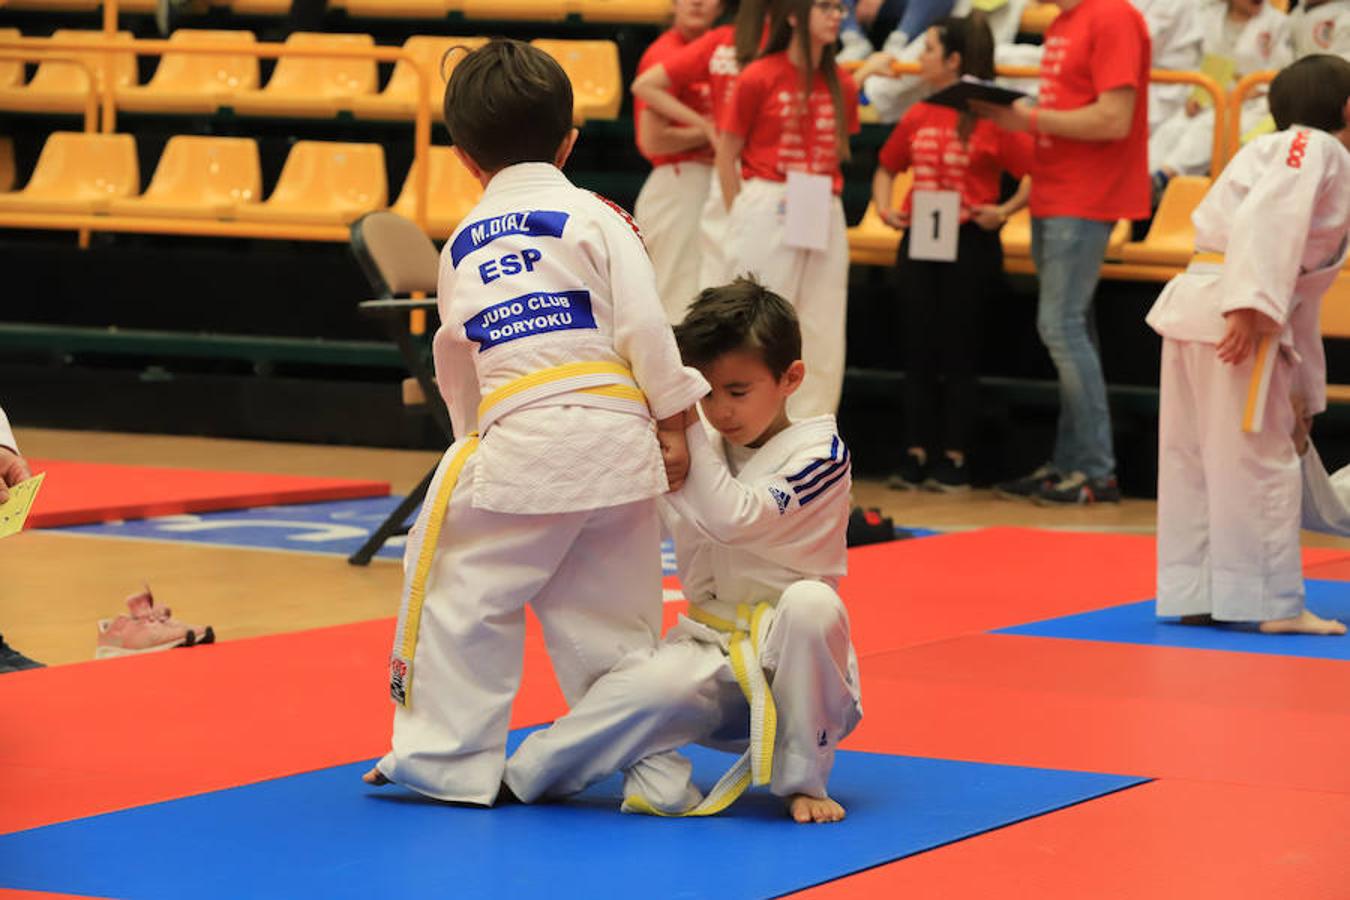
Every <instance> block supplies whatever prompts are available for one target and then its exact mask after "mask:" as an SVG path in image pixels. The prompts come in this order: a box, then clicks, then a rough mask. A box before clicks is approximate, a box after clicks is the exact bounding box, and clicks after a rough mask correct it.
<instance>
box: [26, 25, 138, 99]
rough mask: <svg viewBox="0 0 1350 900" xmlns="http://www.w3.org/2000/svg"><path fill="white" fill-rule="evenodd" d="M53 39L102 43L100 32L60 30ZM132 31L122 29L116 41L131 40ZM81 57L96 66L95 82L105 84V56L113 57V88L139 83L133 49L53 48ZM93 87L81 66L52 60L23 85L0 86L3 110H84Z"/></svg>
mask: <svg viewBox="0 0 1350 900" xmlns="http://www.w3.org/2000/svg"><path fill="white" fill-rule="evenodd" d="M52 38H53V39H55V40H60V41H67V42H76V43H80V44H103V43H105V42H106V39H105V38H104V36H103V32H101V31H67V30H59V31H56V32H55V33H53V34H52ZM130 40H131V32H129V31H119V32H117V37H116V38H115V41H116V43H123V42H129V41H130ZM52 52H53V54H57V53H59V54H60V55H62V56H70V57H74V58H76V59H81V60H84V61H85V62H87V63H88V64H89V65H91V66H93V67H94V71H95V73H96V76H95V81H96V84H97V85H99V86H101V85H102V83H103V65H104V58H105V57H110V60H109V61H110V62H111V66H112V84H113V89H114V90H116V89H119V88H123V87H130V86H131V85H133V84H135V83H136V54H135V53H133V52H131V51H130V50H126V51H121V52H113V53H110V54H104V53H99V52H96V51H89V52H85V51H72V52H67V51H52ZM89 90H90V84H89V74H88V72H87V71H86V70H85V69H84V68H83V67H82V66H79V65H75V64H73V63H68V62H59V61H56V60H49V61H46V62H42V63H39V64H38V67H37V71H36V72H35V73H34V74H33V80H32V81H30V82H28V84H26V85H24V86H22V87H10V88H4V89H0V109H6V110H13V111H22V112H61V113H82V112H84V109H85V100H86V98H87V97H88V94H89Z"/></svg>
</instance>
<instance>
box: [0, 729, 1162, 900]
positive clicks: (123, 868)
mask: <svg viewBox="0 0 1350 900" xmlns="http://www.w3.org/2000/svg"><path fill="white" fill-rule="evenodd" d="M519 737H520V735H519V734H517V735H515V739H516V740H518V739H519ZM259 752H266V751H265V748H259ZM690 757H691V758H692V759H693V761H694V765H695V773H696V778H697V780H698V781H699V783H700V784H702V785H704V786H705V787H706V786H707V785H709V784H711V783H712V782H713V781H715V780H716V778H717V777H718V776H719V775H720V774H721V772H722V771H723V770H724V769H725V767H726V766H728V765H729V764H730V762H731V760H732V757H730V756H728V755H726V754H722V753H717V752H715V751H711V750H704V749H701V748H692V749H691V752H690ZM368 766H369V764H368V763H359V764H353V765H347V766H339V767H336V768H332V769H324V770H320V771H317V772H310V773H306V774H303V775H296V776H292V777H289V778H282V779H278V780H275V781H268V782H263V783H260V784H255V785H250V786H247V787H241V788H235V789H233V790H227V791H220V792H217V793H211V794H204V795H200V796H196V797H188V798H184V799H182V800H174V801H170V802H166V803H160V804H155V805H152V806H146V807H141V808H138V809H133V810H128V811H125V812H119V813H110V814H108V815H103V816H96V817H93V818H89V819H82V820H79V821H75V822H68V823H64V824H60V825H51V826H47V827H44V828H37V829H33V830H31V831H24V832H17V833H15V834H11V835H7V836H3V837H0V887H7V888H17V889H28V890H45V891H62V892H69V893H78V894H90V895H96V896H107V897H120V898H126V900H133V898H159V897H165V898H170V897H172V898H179V897H186V896H191V897H197V898H216V897H219V898H231V900H234V898H239V897H250V898H270V897H278V898H296V897H324V898H337V897H363V898H364V897H503V898H529V897H548V898H573V897H602V896H628V895H632V896H642V897H644V898H663V897H670V898H674V897H734V898H738V900H739V898H750V897H773V896H777V895H779V894H783V893H786V892H790V891H794V890H799V889H802V888H806V887H809V886H811V885H814V884H819V883H822V882H825V881H829V880H832V879H835V878H839V877H841V876H844V875H847V874H849V873H852V872H857V871H860V870H862V869H865V868H868V867H871V866H875V865H879V864H881V863H885V862H888V861H891V860H895V859H899V858H901V857H904V856H908V855H911V854H914V853H919V852H921V851H924V850H928V849H931V848H933V847H938V846H941V845H943V844H947V843H951V842H953V841H957V840H960V839H962V838H965V837H969V836H971V835H974V834H978V833H980V832H984V831H988V830H990V829H994V828H999V827H1002V826H1005V825H1009V824H1011V823H1014V822H1017V821H1020V820H1023V819H1027V818H1030V817H1032V816H1037V815H1041V814H1043V813H1047V812H1050V811H1053V810H1056V809H1061V808H1063V807H1065V806H1069V805H1072V804H1075V803H1080V802H1083V801H1085V800H1090V799H1092V798H1095V797H1099V796H1101V795H1104V794H1108V793H1112V792H1114V791H1118V790H1121V789H1123V788H1128V787H1131V786H1133V785H1136V784H1139V783H1141V782H1143V781H1144V780H1146V779H1140V778H1130V777H1122V776H1117V775H1098V774H1092V773H1082V772H1064V771H1056V770H1049V769H1030V768H1018V767H1011V766H997V765H984V764H979V763H965V762H952V761H948V760H936V759H922V758H916V757H905V756H885V755H879V754H870V753H850V752H841V753H840V754H839V755H838V759H837V764H836V767H835V770H834V776H833V778H832V779H831V794H833V795H834V796H835V797H837V798H838V799H839V800H840V802H842V803H843V804H844V805H845V807H846V808H847V809H848V818H847V819H846V820H845V821H844V822H843V823H840V824H837V825H797V824H795V823H793V822H791V821H790V820H788V819H787V818H786V817H785V815H784V813H783V806H782V802H781V801H780V800H778V799H777V798H775V797H772V796H771V795H769V794H768V793H767V792H765V791H763V790H762V789H759V790H756V791H754V792H753V793H751V794H748V795H747V796H745V797H743V798H742V799H741V800H740V801H739V802H738V803H737V804H736V805H735V806H733V807H732V808H731V809H730V810H729V811H728V812H726V813H724V814H723V815H721V816H717V817H713V818H707V819H655V818H648V817H645V816H630V815H623V814H620V813H619V812H618V811H617V808H618V804H619V800H620V793H621V782H620V779H619V778H618V777H617V776H615V777H613V778H611V779H608V780H607V781H604V782H601V783H600V784H598V785H596V786H594V787H592V788H591V789H590V790H588V791H587V792H586V793H584V794H582V795H581V796H580V797H578V798H576V799H574V800H572V801H570V802H568V803H564V804H548V805H540V806H520V805H511V806H502V807H498V808H497V809H493V810H482V809H472V808H462V807H455V806H451V805H447V804H440V803H435V802H432V801H428V800H424V799H422V798H420V797H418V796H417V795H414V794H411V793H409V792H406V791H404V790H402V789H400V788H393V787H387V788H383V789H374V788H367V787H365V786H364V785H362V784H361V783H360V782H359V781H358V777H359V775H360V773H361V772H362V771H364V770H365V769H366V768H367V767H368Z"/></svg>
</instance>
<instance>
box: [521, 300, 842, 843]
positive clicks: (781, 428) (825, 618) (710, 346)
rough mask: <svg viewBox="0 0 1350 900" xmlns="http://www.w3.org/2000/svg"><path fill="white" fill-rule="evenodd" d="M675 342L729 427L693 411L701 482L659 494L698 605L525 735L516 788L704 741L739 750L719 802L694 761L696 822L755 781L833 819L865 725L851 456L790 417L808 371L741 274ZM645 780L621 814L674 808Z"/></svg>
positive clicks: (593, 773)
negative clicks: (851, 617) (842, 744)
mask: <svg viewBox="0 0 1350 900" xmlns="http://www.w3.org/2000/svg"><path fill="white" fill-rule="evenodd" d="M676 335H677V337H678V340H679V343H680V349H681V351H682V353H683V354H684V357H685V360H686V361H687V362H690V363H693V364H695V365H697V366H698V367H699V369H700V370H701V371H702V372H703V373H704V375H706V376H707V378H708V381H709V382H710V383H711V385H712V392H711V393H710V394H709V395H708V396H707V397H706V398H704V400H703V403H702V407H703V415H704V416H705V417H706V418H707V420H708V424H709V425H711V426H712V428H713V429H715V431H716V436H715V437H714V436H711V435H709V433H708V432H707V431H706V430H705V428H704V426H703V424H702V423H701V422H699V421H698V417H697V415H694V416H693V420H694V422H693V424H692V425H691V427H690V429H689V432H688V440H689V451H690V472H689V478H688V480H687V481H686V482H685V484H684V487H683V488H682V489H681V490H680V491H679V492H677V493H674V494H671V495H669V496H668V498H667V499H666V501H665V502H664V506H665V509H666V510H667V512H668V513H669V516H668V521H669V523H670V525H671V530H672V532H673V533H674V536H675V552H676V556H677V559H678V563H679V570H680V579H681V582H682V584H683V586H684V592H685V595H686V596H688V598H689V601H690V605H689V614H688V615H687V616H682V617H681V618H680V621H679V623H678V624H677V625H676V626H675V627H674V628H672V629H671V631H670V633H669V634H668V635H667V636H666V638H665V640H664V641H663V642H662V643H661V646H660V647H659V648H658V649H656V650H644V651H639V652H637V653H634V654H632V655H630V656H629V657H628V658H626V659H624V660H623V661H621V662H620V663H619V665H618V666H617V667H616V668H615V669H614V671H612V672H610V673H609V674H608V675H606V676H604V677H603V678H601V679H600V680H599V681H597V682H596V683H595V685H594V686H593V687H592V688H591V689H590V691H589V692H587V694H586V696H585V697H584V698H582V700H581V702H580V703H579V704H576V705H575V706H573V708H572V711H571V712H569V713H568V714H567V715H565V716H563V717H562V718H560V719H558V721H556V722H555V723H554V724H553V725H552V726H550V727H549V728H547V729H545V730H543V731H539V732H535V733H534V734H532V735H530V736H529V737H528V738H526V739H525V741H524V743H522V744H521V746H520V748H519V749H518V750H517V751H516V753H515V754H514V755H513V756H512V757H511V760H510V762H509V763H508V765H507V771H506V784H507V786H508V787H510V788H511V790H512V791H513V792H514V793H515V794H516V796H517V797H519V798H520V799H522V800H525V801H527V802H532V801H534V800H538V799H541V798H545V797H562V796H567V795H569V794H572V793H575V792H577V791H580V790H582V789H583V788H585V787H586V786H587V785H589V784H592V783H594V782H596V781H598V780H600V779H602V778H604V777H606V776H607V775H609V774H611V773H613V772H615V771H616V770H619V769H623V768H626V767H630V766H633V764H634V763H636V762H638V761H639V760H643V759H644V758H650V757H651V756H652V755H653V754H663V753H669V751H672V750H674V749H676V748H678V747H681V746H683V745H685V744H689V743H695V742H697V743H702V744H707V745H708V746H712V747H716V748H719V749H723V750H730V751H732V752H738V753H742V756H741V758H740V760H738V762H737V764H736V766H735V767H733V769H732V770H731V771H730V772H728V773H727V775H726V776H724V777H723V778H722V779H721V781H719V782H718V783H717V785H716V786H715V787H714V788H713V789H712V790H711V791H710V792H709V794H708V796H707V797H706V799H700V795H699V793H698V791H697V790H695V789H694V788H693V787H692V785H689V783H688V772H687V770H686V772H685V782H684V783H685V784H686V785H687V801H686V803H685V807H686V808H685V810H684V812H683V814H684V815H710V814H713V813H716V812H718V811H720V810H722V809H724V808H725V807H726V806H728V805H729V804H730V803H731V802H732V801H734V800H735V799H736V797H737V796H739V794H740V793H741V791H743V790H744V789H745V788H746V787H747V786H748V785H749V784H750V783H751V782H753V783H754V784H768V785H769V788H770V790H772V791H773V793H774V794H776V795H778V796H780V797H783V798H784V799H785V801H786V802H787V804H788V807H789V811H790V813H791V814H792V816H793V818H795V819H796V820H797V821H798V822H833V821H837V820H839V819H842V818H843V817H844V809H843V807H841V806H840V805H839V804H838V803H836V802H835V801H834V800H832V799H831V798H830V796H829V794H828V791H827V786H828V781H829V776H830V770H831V767H832V766H833V763H834V752H835V747H836V746H837V745H838V743H839V741H840V740H842V739H843V738H844V737H845V736H846V735H847V734H848V733H849V732H850V731H852V730H853V728H854V727H855V726H856V725H857V723H858V721H859V719H861V717H862V706H861V701H860V693H859V685H858V666H857V659H856V657H855V655H854V652H853V646H852V643H851V641H850V638H849V622H848V612H847V611H846V610H845V608H844V605H843V602H842V601H841V600H840V599H839V595H838V594H837V593H836V590H835V589H836V586H837V585H838V582H839V579H840V577H841V576H842V575H843V574H844V571H845V568H846V567H847V553H846V549H845V539H844V536H845V530H846V528H847V522H848V514H849V488H850V474H849V473H850V466H849V454H848V450H847V448H845V446H844V444H843V442H842V441H841V440H840V439H839V434H838V432H837V430H836V427H835V421H834V417H833V416H829V415H824V416H817V417H815V418H810V419H803V420H800V421H797V422H793V421H791V420H789V418H788V415H787V399H788V397H789V396H791V394H792V393H793V392H794V391H796V390H797V388H798V387H799V386H800V385H801V383H802V378H803V376H804V374H805V369H804V366H803V364H802V362H801V359H800V357H801V330H800V327H799V325H798V324H797V318H796V315H795V313H794V312H793V310H792V307H791V306H789V305H788V304H787V302H786V301H785V300H783V299H782V298H781V297H779V296H777V295H776V294H773V293H772V292H770V291H768V290H767V289H765V288H763V287H761V286H760V285H758V284H756V283H754V282H752V281H749V280H746V279H739V280H737V281H736V282H734V283H732V284H730V285H726V286H723V287H719V288H710V289H708V290H706V291H704V292H703V293H702V294H701V295H700V297H699V299H698V300H697V301H695V303H694V304H693V306H691V307H690V309H689V313H688V315H687V316H686V317H685V319H684V321H683V322H682V323H681V324H680V325H678V326H677V327H676ZM658 758H661V759H663V760H664V759H668V757H658ZM669 770H670V767H669V766H666V767H665V771H669ZM633 788H634V780H633V779H631V778H630V779H629V782H628V784H626V785H625V802H624V809H625V810H627V811H630V812H644V813H659V814H669V813H670V812H671V810H670V804H669V800H668V798H670V797H674V796H676V790H675V787H674V785H671V784H665V785H662V798H664V799H665V803H664V806H662V805H658V803H657V802H655V799H654V798H652V797H650V796H647V795H645V794H644V793H642V792H641V791H637V790H634V789H633Z"/></svg>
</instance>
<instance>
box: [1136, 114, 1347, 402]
mask: <svg viewBox="0 0 1350 900" xmlns="http://www.w3.org/2000/svg"><path fill="white" fill-rule="evenodd" d="M1191 221H1192V222H1193V223H1194V225H1195V249H1196V251H1197V252H1198V253H1216V254H1223V261H1222V263H1218V262H1192V263H1191V265H1190V267H1189V268H1188V269H1187V270H1186V271H1185V272H1183V273H1182V274H1180V275H1178V276H1176V277H1175V278H1173V279H1172V280H1171V281H1169V282H1168V283H1167V286H1166V287H1164V288H1163V291H1162V294H1161V295H1160V296H1159V297H1158V300H1157V302H1156V303H1155V304H1154V305H1153V308H1152V309H1151V310H1150V311H1149V313H1148V318H1147V321H1148V324H1149V325H1150V326H1151V327H1152V328H1153V330H1154V331H1156V332H1158V334H1160V335H1162V336H1163V337H1165V338H1171V339H1173V340H1178V341H1198V342H1203V343H1210V344H1217V343H1218V342H1219V341H1220V340H1221V339H1222V338H1223V334H1224V330H1225V327H1226V322H1225V320H1224V318H1223V316H1224V313H1227V312H1231V311H1233V310H1238V309H1255V310H1257V311H1259V312H1262V313H1264V314H1265V315H1267V316H1269V317H1270V318H1272V319H1274V320H1275V321H1276V322H1278V323H1279V324H1280V326H1281V331H1280V337H1279V339H1280V344H1281V345H1282V347H1284V348H1285V349H1286V351H1287V352H1290V353H1291V354H1292V359H1293V361H1294V363H1295V364H1296V366H1297V369H1298V372H1297V376H1296V378H1295V380H1294V384H1295V385H1296V386H1297V389H1298V390H1300V391H1301V392H1302V394H1303V396H1304V398H1305V399H1306V401H1307V404H1308V411H1309V413H1310V414H1316V413H1320V412H1322V411H1323V410H1325V409H1326V356H1325V353H1324V351H1323V348H1322V336H1321V329H1320V323H1319V316H1320V311H1321V300H1322V295H1323V294H1324V293H1326V290H1327V288H1328V287H1330V286H1331V283H1332V282H1333V281H1334V280H1335V279H1336V276H1337V275H1338V274H1339V272H1340V270H1341V266H1342V264H1343V263H1344V261H1345V257H1346V249H1347V247H1346V235H1347V230H1348V229H1350V151H1347V150H1346V148H1345V147H1344V146H1343V145H1342V144H1341V142H1340V141H1338V140H1337V139H1336V138H1334V137H1332V136H1331V135H1329V134H1327V133H1326V132H1323V131H1318V130H1316V129H1312V128H1303V127H1301V126H1294V127H1292V128H1289V129H1286V130H1285V131H1281V132H1277V133H1275V134H1269V135H1264V136H1262V137H1259V138H1257V139H1255V140H1253V141H1251V142H1250V143H1248V144H1247V146H1245V147H1243V148H1242V150H1241V151H1239V153H1238V154H1237V156H1235V157H1234V158H1233V160H1232V162H1230V163H1229V164H1228V166H1227V167H1226V168H1225V169H1224V170H1223V174H1222V175H1220V176H1219V179H1218V180H1217V181H1216V182H1215V183H1214V185H1213V186H1212V187H1211V188H1210V189H1209V193H1207V194H1206V195H1205V199H1204V200H1203V201H1201V203H1200V205H1199V206H1198V207H1197V208H1196V210H1195V212H1194V213H1193V214H1192V215H1191Z"/></svg>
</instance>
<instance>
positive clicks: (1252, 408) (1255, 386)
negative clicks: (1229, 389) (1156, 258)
mask: <svg viewBox="0 0 1350 900" xmlns="http://www.w3.org/2000/svg"><path fill="white" fill-rule="evenodd" d="M1191 262H1193V263H1212V264H1216V265H1223V254H1222V253H1196V254H1195V255H1194V256H1192V257H1191ZM1278 351H1279V344H1278V343H1277V340H1276V336H1275V335H1271V334H1267V335H1262V337H1261V339H1260V341H1259V342H1258V343H1257V345H1256V358H1255V360H1254V361H1253V363H1252V376H1251V380H1250V381H1248V382H1247V400H1246V402H1245V403H1243V404H1242V430H1243V431H1244V432H1246V433H1247V434H1256V433H1257V432H1259V431H1260V430H1261V425H1262V422H1263V421H1264V419H1265V410H1266V397H1267V396H1268V395H1269V394H1270V376H1271V374H1272V373H1273V372H1274V371H1275V358H1276V357H1277V356H1278V355H1279V352H1278Z"/></svg>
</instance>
